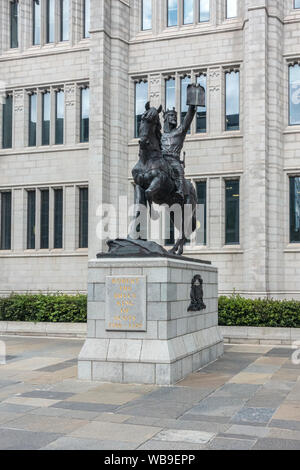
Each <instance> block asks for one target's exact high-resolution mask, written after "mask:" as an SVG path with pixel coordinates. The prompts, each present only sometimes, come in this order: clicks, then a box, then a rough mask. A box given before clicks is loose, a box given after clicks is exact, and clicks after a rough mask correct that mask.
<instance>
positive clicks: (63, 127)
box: [55, 88, 66, 145]
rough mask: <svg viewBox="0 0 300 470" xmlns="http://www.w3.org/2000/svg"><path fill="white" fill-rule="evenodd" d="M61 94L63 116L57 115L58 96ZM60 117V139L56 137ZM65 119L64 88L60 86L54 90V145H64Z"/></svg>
mask: <svg viewBox="0 0 300 470" xmlns="http://www.w3.org/2000/svg"><path fill="white" fill-rule="evenodd" d="M60 94H62V96H63V98H62V100H63V103H62V105H63V118H59V117H58V98H59V95H60ZM60 119H62V129H61V131H62V139H58V134H59V124H60V121H59V120H60ZM65 120H66V112H65V90H64V88H60V89H57V90H55V145H64V143H65Z"/></svg>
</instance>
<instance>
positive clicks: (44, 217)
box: [40, 189, 49, 250]
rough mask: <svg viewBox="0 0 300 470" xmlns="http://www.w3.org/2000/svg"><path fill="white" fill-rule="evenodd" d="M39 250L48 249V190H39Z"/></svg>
mask: <svg viewBox="0 0 300 470" xmlns="http://www.w3.org/2000/svg"><path fill="white" fill-rule="evenodd" d="M40 237H41V238H40V248H41V250H46V249H48V248H49V189H42V190H41V214H40Z"/></svg>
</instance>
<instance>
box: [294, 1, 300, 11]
mask: <svg viewBox="0 0 300 470" xmlns="http://www.w3.org/2000/svg"><path fill="white" fill-rule="evenodd" d="M296 1H297V0H293V10H300V1H299V0H298V1H299V6H298V7H296Z"/></svg>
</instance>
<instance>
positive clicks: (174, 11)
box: [168, 0, 178, 26]
mask: <svg viewBox="0 0 300 470" xmlns="http://www.w3.org/2000/svg"><path fill="white" fill-rule="evenodd" d="M177 25H178V0H168V26H177Z"/></svg>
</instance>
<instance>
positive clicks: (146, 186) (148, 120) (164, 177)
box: [132, 85, 200, 255]
mask: <svg viewBox="0 0 300 470" xmlns="http://www.w3.org/2000/svg"><path fill="white" fill-rule="evenodd" d="M190 87H191V88H194V90H191V91H194V92H195V93H194V94H196V92H197V91H198V90H199V88H200V87H199V86H198V87H197V86H196V85H191V86H190ZM196 109H197V108H196V106H195V105H190V106H189V109H188V112H187V114H186V116H185V118H184V120H183V122H182V124H181V125H179V127H177V113H176V111H175V110H174V109H173V110H171V111H169V110H168V111H166V113H164V117H165V123H164V133H163V135H162V133H161V123H160V118H159V115H160V113H161V111H162V107H161V106H160V107H159V108H158V109H156V108H151V107H150V103H147V104H146V106H145V112H144V114H143V115H142V119H141V124H140V134H139V137H140V142H139V145H140V151H139V161H138V163H137V164H136V165H135V167H134V168H133V170H132V176H133V179H134V183H135V204H136V205H137V208H139V207H140V206H147V204H148V205H149V207H150V210H151V205H152V203H156V204H159V205H162V204H166V205H168V206H169V207H171V206H173V205H174V204H179V205H180V207H181V215H182V217H181V220H180V226H177V227H176V228H177V229H178V230H179V232H180V236H179V238H178V240H177V241H176V243H175V245H174V247H173V248H172V249H171V250H170V253H171V254H177V255H182V253H183V247H184V244H185V243H186V241H187V240H188V238H189V236H190V235H191V234H192V233H193V232H194V231H195V230H196V206H197V195H196V191H195V188H194V186H193V185H192V183H191V182H190V181H188V180H186V179H185V178H184V167H183V165H182V162H181V161H180V154H181V151H182V147H183V144H184V140H185V137H186V134H187V132H188V130H189V128H190V125H191V122H192V120H193V118H194V116H195V113H196ZM186 205H190V207H191V218H190V220H189V221H188V223H187V221H186V220H185V219H186V218H185V214H184V213H185V208H186ZM139 215H140V210H139V209H137V212H136V215H135V218H136V220H138V217H139ZM176 223H177V220H176V218H175V226H176ZM136 228H137V227H136V226H135V225H133V231H132V233H135V231H136ZM141 238H142V237H141Z"/></svg>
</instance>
